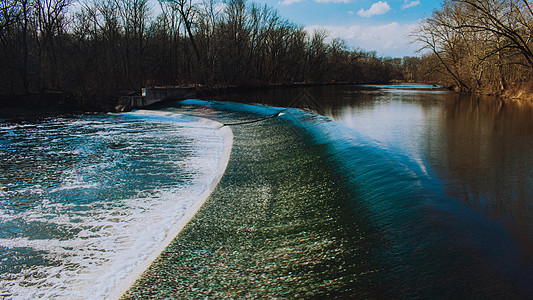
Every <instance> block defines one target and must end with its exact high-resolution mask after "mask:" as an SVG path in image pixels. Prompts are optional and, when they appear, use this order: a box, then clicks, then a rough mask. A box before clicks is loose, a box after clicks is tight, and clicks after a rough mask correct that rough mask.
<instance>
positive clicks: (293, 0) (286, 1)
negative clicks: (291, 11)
mask: <svg viewBox="0 0 533 300" xmlns="http://www.w3.org/2000/svg"><path fill="white" fill-rule="evenodd" d="M303 1H304V0H283V1H281V2H280V4H281V5H291V4H294V3H298V2H303Z"/></svg>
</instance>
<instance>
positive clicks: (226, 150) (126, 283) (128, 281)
mask: <svg viewBox="0 0 533 300" xmlns="http://www.w3.org/2000/svg"><path fill="white" fill-rule="evenodd" d="M202 123H204V124H206V125H211V126H216V127H218V128H219V129H218V130H219V132H220V134H221V136H222V138H223V144H224V146H223V151H222V153H221V156H220V158H219V160H218V168H217V169H218V172H217V173H216V174H215V176H214V177H213V179H212V180H211V182H210V183H209V185H208V187H207V188H206V189H205V190H204V191H203V192H202V193H201V194H200V195H198V196H197V198H196V201H195V202H194V203H193V204H192V205H191V206H189V208H188V209H187V210H186V211H185V213H184V214H183V216H182V217H181V218H180V219H179V220H178V221H177V222H176V223H175V224H173V226H172V227H171V228H170V229H169V230H168V231H167V233H166V235H165V238H164V240H163V241H162V242H159V243H158V247H157V248H156V249H154V250H153V251H152V252H151V253H150V254H149V255H148V256H147V257H145V258H144V260H141V261H140V262H139V264H137V265H136V266H135V269H134V270H132V271H131V272H130V273H129V275H128V276H127V277H126V278H124V279H122V280H121V282H120V284H118V285H116V286H115V287H114V288H113V289H112V290H111V292H110V293H109V294H108V295H107V297H106V298H107V299H119V298H120V297H121V296H122V295H123V294H124V293H125V292H126V291H127V290H128V289H129V288H130V287H131V285H133V283H135V281H136V280H137V279H139V278H140V276H141V275H142V273H143V272H144V271H145V270H146V269H147V268H148V267H149V266H150V265H151V264H152V263H153V261H154V260H155V259H156V258H157V257H158V256H159V255H160V254H161V252H162V251H163V250H164V249H165V248H166V247H167V246H168V245H169V244H170V242H172V240H173V239H174V238H175V237H176V236H177V235H178V234H179V232H180V231H181V230H182V229H183V227H185V225H186V224H187V223H188V222H189V221H190V220H191V219H192V218H193V216H194V215H195V214H196V212H197V211H198V210H199V209H200V207H202V205H203V204H204V202H205V201H206V200H207V198H208V197H209V195H211V193H212V192H213V190H214V189H215V188H216V186H217V185H218V183H219V182H220V179H221V178H222V176H223V175H224V172H225V170H226V167H227V165H228V162H229V158H230V154H231V148H232V145H233V132H232V131H231V129H230V128H229V127H222V124H220V123H218V122H215V121H211V120H208V119H202ZM134 259H135V258H134Z"/></svg>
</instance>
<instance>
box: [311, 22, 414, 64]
mask: <svg viewBox="0 0 533 300" xmlns="http://www.w3.org/2000/svg"><path fill="white" fill-rule="evenodd" d="M416 26H417V24H416V23H415V24H399V23H397V22H392V23H389V24H385V25H351V26H319V25H313V26H308V27H306V28H305V29H306V30H307V32H310V33H312V32H313V30H315V29H319V28H322V29H325V30H326V31H327V32H328V33H329V38H330V39H333V38H341V39H344V40H345V41H346V42H347V43H348V45H350V46H351V47H354V48H361V49H364V50H365V51H372V50H375V51H376V52H377V53H378V54H379V55H383V56H390V57H403V56H414V55H416V51H417V50H418V49H419V48H420V45H416V44H411V43H410V39H409V37H408V36H409V34H410V33H411V32H412V31H413V30H414V29H415V28H416Z"/></svg>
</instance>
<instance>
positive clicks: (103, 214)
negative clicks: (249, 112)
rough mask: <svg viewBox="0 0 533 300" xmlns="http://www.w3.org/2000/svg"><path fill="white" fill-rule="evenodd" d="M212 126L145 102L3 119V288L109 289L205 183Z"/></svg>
mask: <svg viewBox="0 0 533 300" xmlns="http://www.w3.org/2000/svg"><path fill="white" fill-rule="evenodd" d="M219 126H220V124H218V123H215V122H211V123H208V122H204V121H202V120H201V119H198V118H195V117H190V116H180V115H172V114H158V113H157V112H147V111H138V112H135V113H129V114H120V115H117V114H114V115H71V116H56V117H42V118H39V119H22V120H16V121H15V120H11V121H8V120H5V121H3V122H2V123H1V124H0V159H1V161H2V165H1V170H2V172H1V174H0V187H1V190H0V218H1V219H0V220H1V221H0V249H1V250H0V251H1V252H0V290H1V296H3V297H6V298H8V299H9V298H15V299H31V298H62V299H100V298H103V297H104V296H105V295H107V294H108V293H109V291H110V290H111V289H113V288H114V287H115V286H117V285H119V284H120V282H121V280H123V279H124V278H126V277H127V276H128V275H129V274H130V273H131V272H133V271H134V270H135V267H137V266H138V265H140V264H141V263H142V262H143V260H145V259H147V258H149V257H150V256H151V255H152V252H154V251H157V249H158V248H160V245H161V244H162V243H163V242H164V240H165V238H166V235H167V234H168V233H169V232H171V231H172V229H173V226H176V224H177V223H178V222H179V220H180V219H182V218H186V214H187V210H188V209H189V208H190V207H191V206H193V205H194V203H195V202H196V201H197V200H198V199H200V198H201V196H202V194H203V193H204V191H205V190H208V189H211V186H210V184H211V182H212V181H213V179H214V178H215V177H216V175H217V173H219V172H220V170H219V169H218V165H219V160H220V158H221V154H222V153H223V150H224V149H223V148H224V145H225V144H224V136H223V135H222V134H221V132H220V130H219V129H218V127H219ZM159 252H160V250H159ZM156 254H157V253H156Z"/></svg>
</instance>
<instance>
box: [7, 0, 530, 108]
mask: <svg viewBox="0 0 533 300" xmlns="http://www.w3.org/2000/svg"><path fill="white" fill-rule="evenodd" d="M532 38H533V10H532V7H531V3H530V2H529V1H527V0H446V1H444V2H443V3H442V5H441V8H440V9H437V10H435V11H434V12H433V14H432V15H431V16H430V17H427V18H425V19H424V20H422V21H421V22H420V24H419V26H418V28H417V30H416V31H415V32H413V33H412V36H411V39H412V41H413V42H415V43H417V45H420V48H421V49H420V55H419V56H417V57H403V58H384V57H379V56H378V55H377V53H376V52H375V51H365V50H362V49H358V48H351V47H349V46H348V45H347V43H346V42H345V41H344V40H342V39H339V38H335V37H329V36H328V33H327V32H325V31H322V30H316V31H314V32H312V33H309V32H307V31H306V30H305V28H304V27H303V26H301V25H297V24H293V23H292V22H290V20H286V19H283V18H282V17H280V16H279V14H278V12H277V11H276V10H274V9H272V8H271V7H268V6H260V5H258V4H256V3H253V2H246V0H227V1H224V2H217V1H216V0H159V1H153V0H150V1H149V0H81V1H75V0H16V1H2V6H1V11H0V47H1V49H0V65H2V72H1V74H0V77H1V78H0V95H21V94H39V93H41V94H42V93H48V94H49V93H68V94H70V95H84V96H85V97H86V98H87V97H88V96H91V97H92V96H94V95H98V96H104V97H116V96H117V95H121V94H124V93H129V92H135V91H138V90H139V89H140V88H142V87H153V86H179V85H196V86H204V87H208V88H210V87H223V86H260V85H269V84H292V83H325V82H328V83H331V82H352V83H384V82H390V81H391V80H402V81H417V82H428V83H438V84H441V85H444V86H446V87H453V88H455V89H456V90H460V91H467V92H482V93H489V94H499V95H501V94H504V93H505V91H508V90H513V89H514V90H519V91H525V92H527V93H529V94H533V83H532V80H531V78H533V77H532V75H533V48H532V47H533V45H532V43H533V41H532ZM89 98H90V97H89Z"/></svg>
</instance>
